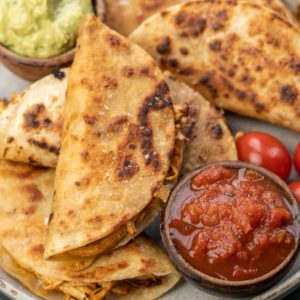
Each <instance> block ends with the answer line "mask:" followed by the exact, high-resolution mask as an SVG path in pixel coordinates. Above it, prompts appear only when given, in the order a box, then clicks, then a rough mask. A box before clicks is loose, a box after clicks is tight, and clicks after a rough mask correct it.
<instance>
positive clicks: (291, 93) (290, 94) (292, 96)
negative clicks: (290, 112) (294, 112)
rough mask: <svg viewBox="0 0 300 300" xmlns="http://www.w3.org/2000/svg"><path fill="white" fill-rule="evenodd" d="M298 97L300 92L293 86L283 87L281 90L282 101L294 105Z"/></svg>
mask: <svg viewBox="0 0 300 300" xmlns="http://www.w3.org/2000/svg"><path fill="white" fill-rule="evenodd" d="M297 97H298V91H297V89H296V88H294V87H293V86H292V85H288V84H286V85H283V86H282V87H281V88H280V98H281V100H282V101H285V102H288V103H291V104H293V103H294V102H295V101H296V100H297Z"/></svg>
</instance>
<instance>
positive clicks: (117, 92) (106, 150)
mask: <svg viewBox="0 0 300 300" xmlns="http://www.w3.org/2000/svg"><path fill="white" fill-rule="evenodd" d="M77 44H78V46H77V52H76V55H75V59H74V62H73V65H72V68H71V70H70V77H69V81H68V88H67V98H66V103H65V113H64V127H63V133H62V142H61V151H60V155H59V159H58V164H57V169H56V177H55V196H54V200H53V206H52V211H53V215H52V218H51V222H50V225H49V230H48V236H47V242H46V251H45V256H46V257H49V256H53V255H56V254H59V253H62V252H66V251H70V250H73V249H77V248H79V247H82V246H85V245H88V244H90V243H93V242H95V241H97V240H100V239H103V238H108V237H109V235H111V234H113V233H114V232H116V231H117V230H118V229H120V228H121V227H122V226H129V227H130V222H132V221H134V219H135V217H138V215H139V214H140V213H141V212H142V211H143V210H144V209H145V208H146V207H147V205H149V204H150V203H151V201H152V199H153V197H154V196H155V194H156V193H157V192H158V191H159V190H160V188H161V187H162V186H163V183H164V180H165V177H166V175H167V172H168V170H169V167H170V162H171V159H172V156H173V153H174V151H173V150H174V142H175V120H174V112H173V107H172V100H171V97H170V92H169V88H168V86H167V84H166V82H165V80H164V77H163V75H162V73H161V72H160V70H159V69H158V67H157V65H156V64H155V62H154V60H153V59H152V58H151V57H150V55H148V54H147V53H146V52H145V51H144V50H143V49H141V48H140V47H138V46H136V45H134V44H132V43H131V42H129V41H128V40H126V39H125V38H123V37H122V36H121V35H119V34H117V33H116V32H114V31H112V30H110V29H109V28H108V27H106V26H105V25H103V24H102V23H101V21H100V20H99V19H97V18H96V17H92V16H89V17H88V18H87V19H86V20H85V22H84V23H83V25H82V27H81V30H80V33H79V39H78V43H77ZM128 222H129V223H128ZM127 228H128V227H127Z"/></svg>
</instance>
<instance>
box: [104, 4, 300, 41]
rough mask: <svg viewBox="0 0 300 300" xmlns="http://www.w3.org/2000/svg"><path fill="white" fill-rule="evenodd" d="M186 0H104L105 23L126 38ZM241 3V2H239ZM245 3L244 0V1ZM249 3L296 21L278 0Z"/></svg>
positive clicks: (295, 22) (296, 22)
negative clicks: (147, 20) (154, 16)
mask: <svg viewBox="0 0 300 300" xmlns="http://www.w3.org/2000/svg"><path fill="white" fill-rule="evenodd" d="M187 1H188V0H127V1H120V0H106V1H105V7H106V14H105V22H106V23H107V24H108V26H110V27H111V28H113V29H114V30H116V31H118V32H120V33H122V34H123V35H125V36H128V35H129V34H130V33H131V32H132V31H133V30H134V29H136V28H137V27H138V26H139V25H140V24H141V23H142V22H143V21H144V20H146V19H147V18H148V17H150V16H151V15H153V14H155V13H157V12H161V11H163V10H165V9H166V8H168V7H170V6H173V5H176V4H178V3H182V2H187ZM240 1H241V0H240ZM244 1H245V0H244ZM247 1H248V2H249V3H250V2H251V3H254V2H256V3H260V4H263V5H265V6H267V7H269V8H271V9H273V10H275V11H276V12H277V13H279V14H280V15H282V16H283V17H284V18H286V19H287V20H289V21H290V22H292V23H294V24H297V26H298V21H297V20H296V18H295V17H294V15H293V14H292V13H291V12H290V11H289V9H288V8H287V7H286V6H285V5H284V4H283V3H282V2H281V1H280V0H247Z"/></svg>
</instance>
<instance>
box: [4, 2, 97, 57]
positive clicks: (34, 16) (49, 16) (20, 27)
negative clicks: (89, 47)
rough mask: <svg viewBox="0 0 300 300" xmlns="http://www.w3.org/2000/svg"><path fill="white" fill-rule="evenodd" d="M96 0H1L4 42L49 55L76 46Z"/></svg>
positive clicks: (31, 54) (31, 53) (33, 54)
mask: <svg viewBox="0 0 300 300" xmlns="http://www.w3.org/2000/svg"><path fill="white" fill-rule="evenodd" d="M89 13H93V3H92V0H1V1H0V28H1V31H0V43H1V44H2V45H4V46H5V47H6V48H7V49H9V50H11V51H13V52H14V53H16V54H18V55H21V56H26V57H31V58H49V57H53V56H57V55H60V54H62V53H65V52H67V51H68V50H70V49H72V48H74V46H75V43H76V38H77V32H78V28H79V25H80V22H81V21H82V19H83V18H84V17H85V16H86V15H87V14H89Z"/></svg>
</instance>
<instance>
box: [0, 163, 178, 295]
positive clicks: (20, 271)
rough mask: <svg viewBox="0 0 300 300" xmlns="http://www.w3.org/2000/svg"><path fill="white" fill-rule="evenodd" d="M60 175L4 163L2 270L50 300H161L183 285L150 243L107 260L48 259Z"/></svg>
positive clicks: (0, 168) (0, 183)
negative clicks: (49, 229)
mask: <svg viewBox="0 0 300 300" xmlns="http://www.w3.org/2000/svg"><path fill="white" fill-rule="evenodd" d="M53 181H54V170H51V169H43V168H37V167H32V166H28V165H24V164H18V163H12V162H8V161H0V189H1V195H0V225H1V226H0V240H1V248H0V265H1V267H2V268H4V269H5V270H6V271H7V272H8V273H9V274H11V275H12V276H14V277H16V278H17V279H19V280H20V281H21V282H22V283H23V284H24V285H25V286H27V287H28V288H29V289H30V290H31V291H32V292H34V293H35V294H37V295H38V296H40V297H42V298H45V299H63V296H67V298H66V299H80V300H83V299H99V300H100V299H104V298H105V297H107V298H105V299H155V298H157V297H158V296H160V295H161V294H163V293H165V292H166V291H167V290H169V289H170V288H171V287H172V286H173V285H174V284H175V283H176V282H177V281H178V279H179V277H178V275H177V273H176V271H175V270H174V267H173V266H172V265H171V263H170V262H169V260H168V259H167V257H166V256H165V255H164V254H163V253H162V252H161V250H160V249H159V248H158V247H157V246H155V245H154V244H153V243H152V242H151V241H149V239H148V238H146V237H138V238H137V239H135V240H134V241H133V242H131V243H129V244H127V245H126V246H124V247H121V248H119V249H117V250H115V251H113V252H111V253H109V254H107V255H104V256H101V257H98V258H96V257H89V258H79V257H72V256H70V255H68V254H64V255H60V256H59V257H57V258H55V259H50V260H46V259H45V258H44V257H43V254H44V249H45V240H46V234H47V223H48V221H49V214H50V211H51V202H52V195H53Z"/></svg>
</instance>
